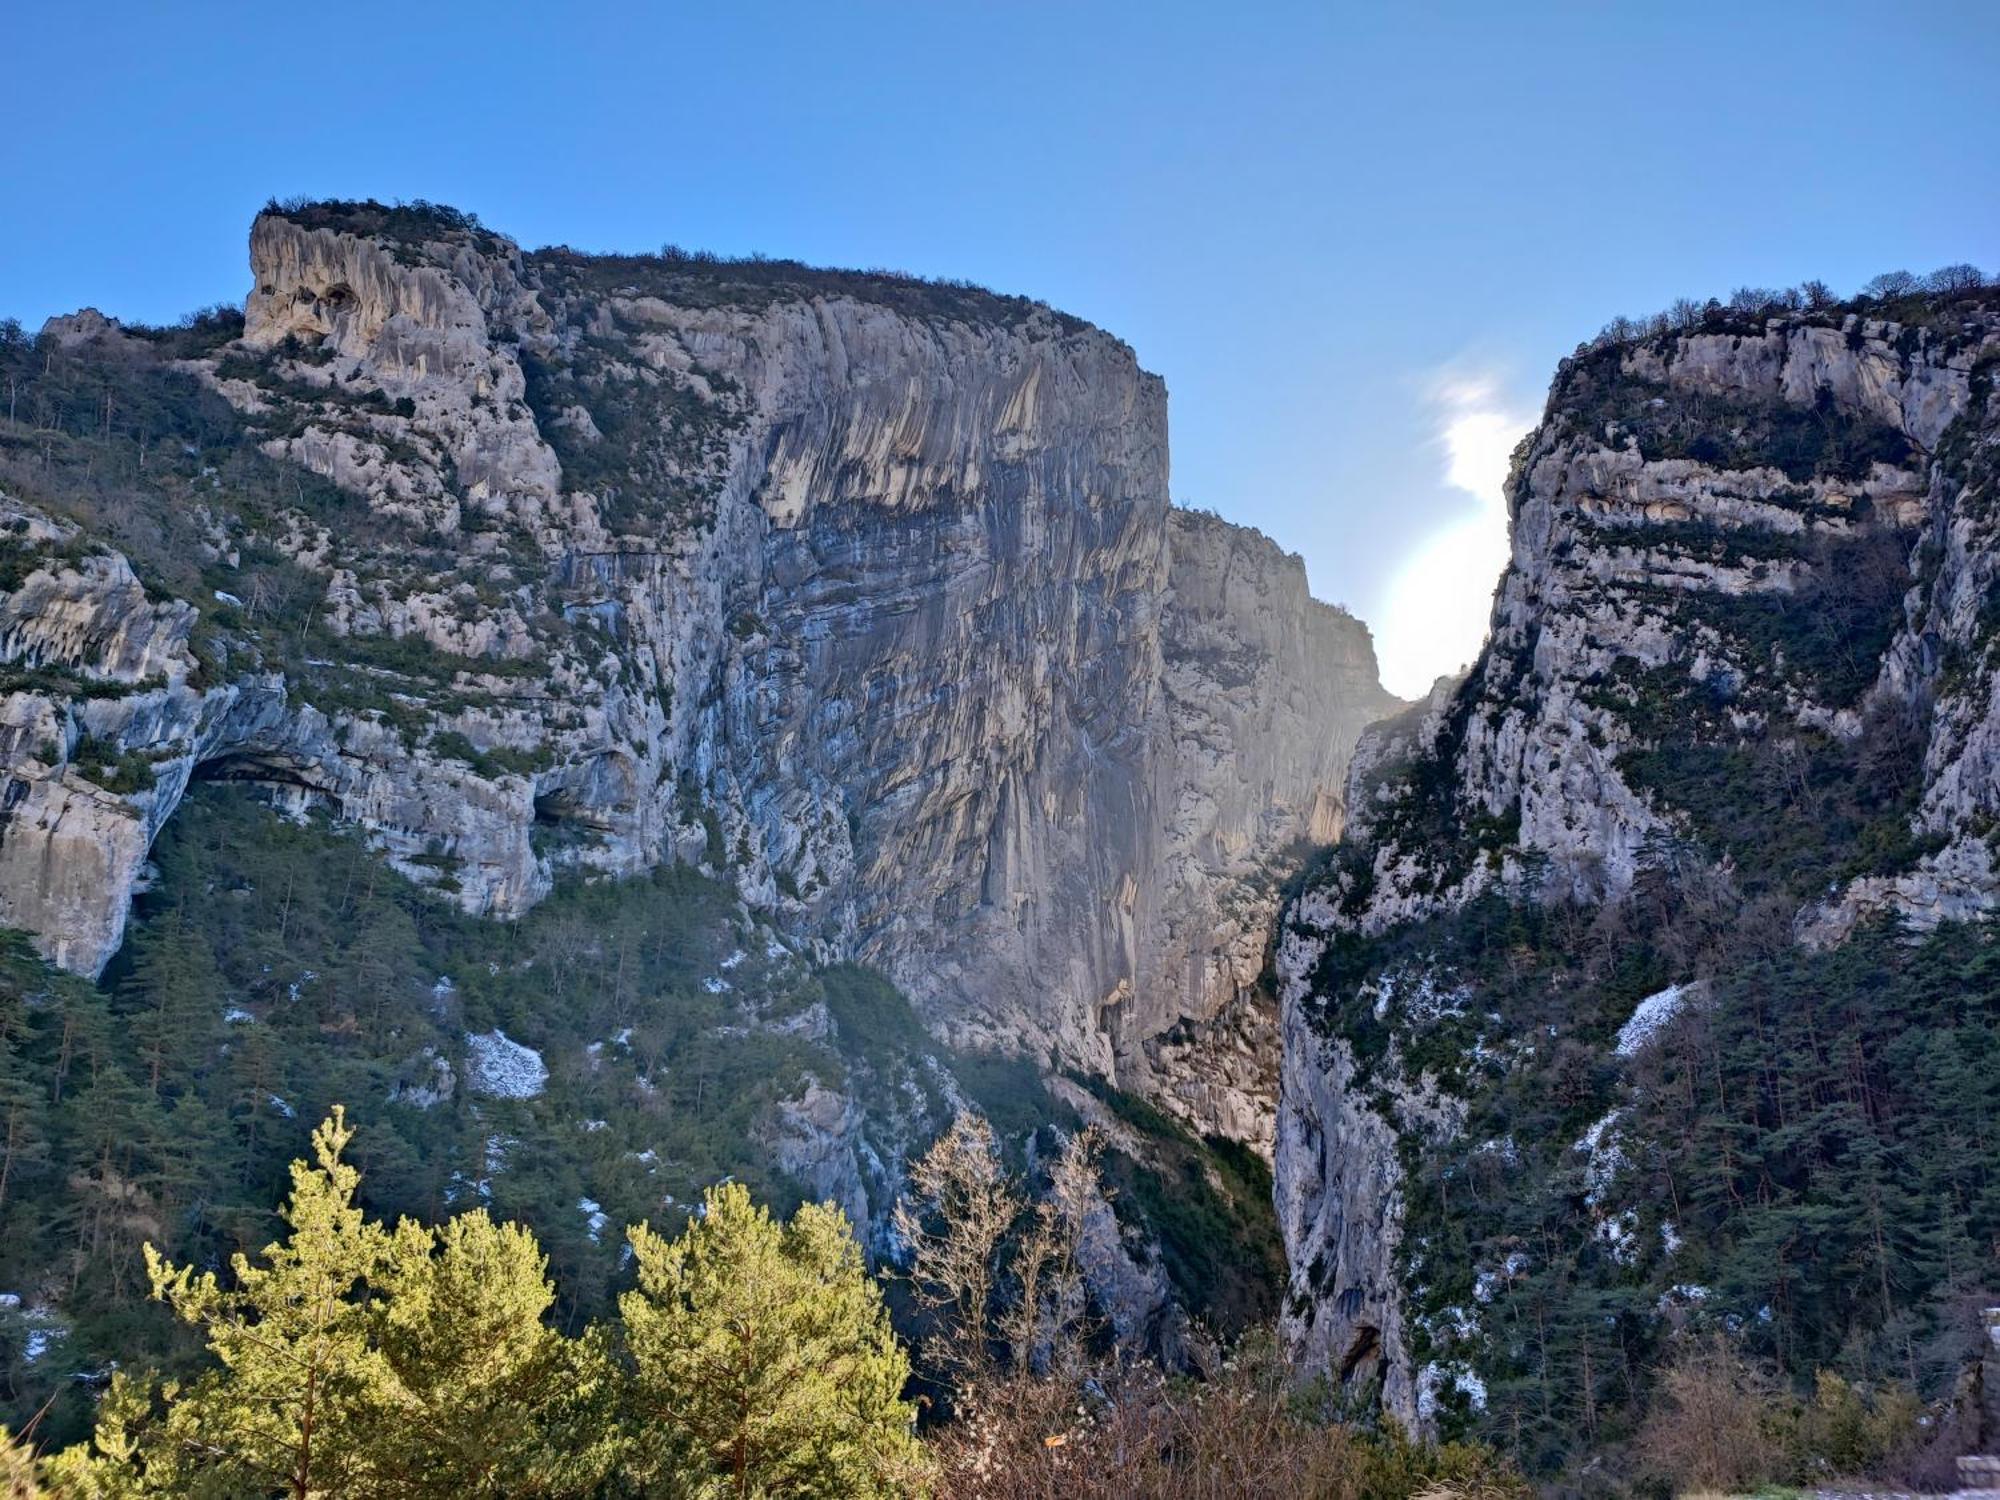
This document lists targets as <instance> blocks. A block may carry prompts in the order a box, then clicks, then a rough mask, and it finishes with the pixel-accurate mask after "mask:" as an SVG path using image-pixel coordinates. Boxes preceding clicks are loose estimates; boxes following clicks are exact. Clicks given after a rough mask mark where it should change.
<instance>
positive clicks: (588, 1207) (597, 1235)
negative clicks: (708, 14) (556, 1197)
mask: <svg viewBox="0 0 2000 1500" xmlns="http://www.w3.org/2000/svg"><path fill="white" fill-rule="evenodd" d="M576 1206H577V1210H578V1212H580V1213H581V1214H582V1215H583V1219H584V1223H585V1224H586V1225H587V1226H588V1228H589V1230H590V1237H591V1239H592V1240H593V1241H602V1240H603V1238H604V1229H605V1226H606V1225H608V1224H609V1223H610V1222H611V1219H610V1216H609V1215H607V1214H606V1213H605V1212H604V1208H603V1206H602V1205H601V1204H599V1203H598V1202H597V1200H596V1199H594V1198H579V1199H577V1200H576Z"/></svg>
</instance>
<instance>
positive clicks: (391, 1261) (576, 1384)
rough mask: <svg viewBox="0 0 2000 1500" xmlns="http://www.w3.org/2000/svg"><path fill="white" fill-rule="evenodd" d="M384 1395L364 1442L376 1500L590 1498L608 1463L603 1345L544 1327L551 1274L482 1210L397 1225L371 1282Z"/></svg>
mask: <svg viewBox="0 0 2000 1500" xmlns="http://www.w3.org/2000/svg"><path fill="white" fill-rule="evenodd" d="M375 1285H376V1287H377V1289H378V1290H379V1291H380V1293H381V1302H380V1303H379V1305H378V1309H377V1321H376V1334H377V1339H378V1342H379V1347H380V1350H381V1353H382V1357H383V1359H384V1361H385V1362H386V1365H387V1373H388V1377H389V1379H388V1384H387V1389H386V1395H385V1399H384V1400H383V1401H382V1402H381V1403H380V1406H379V1408H378V1410H377V1412H376V1419H375V1421H374V1422H373V1423H372V1424H371V1426H372V1430H371V1431H370V1433H369V1434H368V1437H367V1441H368V1443H369V1445H370V1446H371V1448H372V1449H373V1450H374V1453H375V1455H376V1456H375V1459H374V1461H373V1463H372V1464H371V1468H372V1469H373V1471H374V1473H375V1475H376V1481H375V1484H374V1485H373V1487H372V1488H371V1489H370V1493H371V1494H373V1495H381V1496H410V1497H421V1496H431V1495H440V1494H448V1495H455V1496H466V1497H477V1496H493V1497H496V1500H497V1497H505V1496H553V1495H584V1494H589V1493H592V1492H593V1491H594V1490H595V1488H596V1486H597V1484H598V1483H599V1482H600V1481H601V1480H602V1479H603V1477H604V1475H605V1473H606V1471H607V1470H608V1469H609V1467H610V1465H611V1463H612V1461H613V1460H614V1459H615V1457H616V1454H615V1451H614V1450H613V1447H612V1443H611V1426H612V1424H611V1421H610V1416H611V1413H610V1410H609V1406H610V1401H611V1396H612V1393H611V1391H610V1389H609V1384H610V1379H611V1368H610V1363H609V1360H608V1359H607V1358H606V1354H605V1350H604V1347H603V1340H602V1338H601V1337H598V1336H596V1335H593V1336H591V1337H588V1338H586V1339H584V1340H581V1341H574V1340H570V1339H567V1338H565V1337H563V1336H562V1335H561V1334H560V1333H558V1332H556V1331H555V1330H554V1329H552V1328H550V1327H549V1326H548V1325H547V1324H546V1323H544V1322H543V1318H544V1317H545V1316H546V1315H547V1313H548V1310H549V1308H550V1306H551V1304H553V1302H554V1301H555V1288H554V1286H553V1285H552V1284H551V1283H550V1281H549V1279H548V1262H547V1259H546V1257H544V1256H543V1254H542V1251H541V1247H540V1246H539V1245H537V1244H536V1242H535V1237H534V1236H533V1235H532V1234H530V1233H529V1232H528V1231H527V1230H526V1229H524V1228H522V1227H521V1226H520V1225H518V1224H505V1225H496V1224H494V1223H493V1222H492V1221H491V1220H490V1219H489V1218H487V1216H486V1214H485V1212H484V1211H483V1210H481V1211H477V1212H473V1213H469V1214H461V1215H459V1216H458V1217H457V1218H455V1219H452V1220H450V1221H449V1222H448V1223H446V1224H444V1225H443V1226H441V1227H440V1228H437V1229H430V1228H427V1227H425V1226H424V1225H421V1224H418V1223H416V1222H415V1221H413V1220H410V1219H405V1220H403V1221H402V1223H400V1224H399V1225H397V1227H396V1230H395V1232H394V1234H393V1235H391V1236H390V1238H389V1242H388V1246H387V1253H386V1256H385V1258H384V1261H383V1265H382V1269H381V1271H380V1273H379V1274H378V1275H377V1277H376V1279H375Z"/></svg>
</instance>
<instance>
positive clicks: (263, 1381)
mask: <svg viewBox="0 0 2000 1500" xmlns="http://www.w3.org/2000/svg"><path fill="white" fill-rule="evenodd" d="M353 1134H354V1132H353V1131H352V1130H351V1129H350V1128H349V1127H348V1125H347V1122H346V1119H345V1116H344V1114H343V1113H342V1111H341V1110H340V1109H339V1108H337V1107H336V1108H335V1110H334V1112H333V1116H332V1118H331V1119H329V1120H328V1121H327V1122H326V1123H325V1124H323V1125H321V1126H320V1127H319V1128H318V1129H317V1130H315V1131H314V1132H313V1153H314V1157H315V1160H316V1163H317V1165H316V1166H307V1165H306V1163H304V1162H294V1163H293V1164H292V1196H291V1200H290V1202H289V1203H287V1205H286V1206H285V1209H284V1220H285V1223H286V1224H287V1225H288V1226H289V1229H290V1233H289V1234H288V1235H287V1236H286V1237H285V1238H284V1239H283V1240H281V1241H279V1242H278V1243H276V1244H273V1245H270V1246H267V1247H266V1248H265V1250H264V1252H263V1257H262V1260H263V1263H262V1264H261V1265H260V1264H253V1263H252V1262H251V1261H250V1260H249V1259H248V1258H247V1257H245V1256H242V1255H238V1256H237V1257H236V1258H235V1262H234V1272H235V1276H234V1280H235V1283H236V1284H235V1286H234V1287H233V1288H231V1289H225V1288H224V1287H223V1286H222V1285H221V1283H220V1282H219V1281H218V1280H217V1278H216V1277H215V1275H214V1274H213V1273H212V1272H211V1273H206V1274H203V1275H200V1276H197V1275H195V1274H194V1272H193V1270H192V1269H191V1268H189V1267H186V1266H178V1267H177V1266H173V1265H170V1264H168V1263H167V1262H166V1261H165V1260H164V1259H162V1258H161V1256H160V1254H159V1252H158V1251H156V1250H154V1249H153V1247H152V1246H151V1245H148V1246H147V1247H146V1265H147V1270H148V1272H149V1273H150V1275H151V1277H152V1283H153V1295H154V1296H156V1297H158V1298H160V1299H161V1300H163V1301H164V1302H166V1303H167V1304H168V1305H169V1306H171V1307H172V1308H173V1310H174V1311H175V1312H176V1313H177V1314H178V1315H179V1316H180V1317H181V1318H182V1319H183V1320H185V1321H186V1322H188V1323H191V1324H194V1325H195V1326H196V1327H199V1328H200V1329H202V1330H203V1331H204V1332H205V1333H206V1335H207V1338H208V1346H209V1350H210V1352H211V1353H213V1354H214V1355H215V1357H216V1358H217V1360H218V1361H220V1365H221V1368H219V1369H216V1370H212V1371H210V1372H208V1373H206V1374H204V1375H202V1376H201V1377H199V1378H198V1379H197V1380H195V1381H194V1382H193V1383H192V1384H190V1385H188V1386H187V1387H185V1388H184V1389H181V1390H178V1391H170V1392H169V1395H168V1401H167V1409H166V1415H165V1418H164V1421H163V1422H162V1423H161V1424H160V1425H159V1428H158V1430H157V1432H156V1433H154V1434H153V1435H152V1437H151V1439H150V1440H149V1441H147V1442H146V1443H145V1444H143V1445H142V1447H141V1449H140V1460H141V1470H142V1473H143V1476H144V1480H145V1483H146V1486H147V1488H149V1489H153V1490H159V1491H163V1492H168V1493H202V1492H204V1491H206V1492H212V1493H228V1494H256V1495H265V1494H284V1495H289V1496H292V1497H294V1500H308V1497H310V1496H315V1495H336V1494H338V1495H347V1494H356V1493H365V1492H366V1491H367V1488H368V1481H369V1477H370V1474H371V1469H372V1466H373V1465H372V1460H373V1458H374V1455H373V1454H372V1453H371V1452H370V1450H369V1447H368V1445H367V1444H366V1443H365V1442H364V1441H362V1439H363V1438H364V1436H365V1434H366V1432H367V1430H368V1428H369V1425H370V1421H371V1418H372V1416H373V1415H374V1414H375V1413H376V1412H378V1411H379V1410H380V1407H381V1404H382V1402H383V1400H384V1398H385V1391H386V1387H387V1385H388V1383H389V1381H390V1379H391V1375H390V1371H389V1369H388V1367H387V1364H386V1362H385V1361H384V1359H383V1357H382V1354H381V1353H380V1351H379V1350H378V1349H377V1348H376V1347H375V1346H374V1342H373V1340H372V1339H371V1337H370V1334H371V1331H372V1323H373V1320H374V1318H375V1315H376V1314H375V1309H374V1308H373V1307H372V1306H371V1305H370V1302H369V1300H368V1299H367V1296H366V1291H365V1289H366V1288H367V1287H368V1286H370V1285H372V1283H373V1282H374V1280H375V1279H376V1278H377V1277H378V1276H380V1275H381V1274H382V1271H383V1268H384V1266H385V1263H386V1261H387V1259H388V1236H387V1235H386V1234H385V1233H384V1231H383V1230H382V1228H381V1227H380V1226H379V1225H376V1224H371V1223H370V1222H369V1221H368V1220H367V1219H366V1218H365V1217H364V1216H363V1214H362V1212H361V1210H360V1209H359V1208H357V1207H355V1205H354V1194H355V1188H356V1186H357V1184H358V1183H359V1180H360V1174H359V1173H357V1172H356V1171H355V1170H354V1168H353V1167H351V1166H348V1165H347V1164H346V1163H345V1162H343V1161H342V1160H341V1159H340V1158H341V1152H342V1151H343V1150H344V1149H345V1148H346V1146H347V1143H348V1142H349V1141H350V1140H351V1139H352V1138H353Z"/></svg>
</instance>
